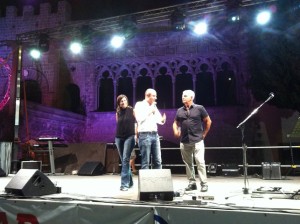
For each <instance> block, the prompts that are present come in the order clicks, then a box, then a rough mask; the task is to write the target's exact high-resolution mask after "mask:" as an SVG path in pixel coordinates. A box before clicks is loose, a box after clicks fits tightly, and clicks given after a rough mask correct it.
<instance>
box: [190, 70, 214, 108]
mask: <svg viewBox="0 0 300 224" xmlns="http://www.w3.org/2000/svg"><path fill="white" fill-rule="evenodd" d="M195 94H196V98H195V102H196V103H197V104H201V105H204V106H213V105H214V98H215V97H214V80H213V74H212V73H211V72H209V71H208V65H207V64H202V65H201V66H200V72H199V73H198V74H196V90H195Z"/></svg>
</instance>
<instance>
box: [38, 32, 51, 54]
mask: <svg viewBox="0 0 300 224" xmlns="http://www.w3.org/2000/svg"><path fill="white" fill-rule="evenodd" d="M39 49H40V51H42V52H47V51H49V36H48V34H45V33H42V34H40V36H39Z"/></svg>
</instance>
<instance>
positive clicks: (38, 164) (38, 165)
mask: <svg viewBox="0 0 300 224" xmlns="http://www.w3.org/2000/svg"><path fill="white" fill-rule="evenodd" d="M21 169H34V170H40V171H42V161H33V160H30V161H22V162H21Z"/></svg>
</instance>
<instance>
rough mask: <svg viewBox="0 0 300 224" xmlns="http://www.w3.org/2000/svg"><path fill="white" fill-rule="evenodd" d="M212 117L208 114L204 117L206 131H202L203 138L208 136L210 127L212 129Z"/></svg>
mask: <svg viewBox="0 0 300 224" xmlns="http://www.w3.org/2000/svg"><path fill="white" fill-rule="evenodd" d="M211 123H212V121H211V119H210V117H209V116H206V117H205V118H204V119H203V124H204V131H203V133H202V136H203V139H204V138H205V137H206V135H207V133H208V132H209V129H210V126H211Z"/></svg>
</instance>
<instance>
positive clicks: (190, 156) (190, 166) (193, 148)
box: [180, 140, 207, 186]
mask: <svg viewBox="0 0 300 224" xmlns="http://www.w3.org/2000/svg"><path fill="white" fill-rule="evenodd" d="M180 151H181V156H182V160H183V162H184V164H185V168H186V175H187V178H188V180H189V183H190V184H194V183H196V178H195V169H194V159H195V162H196V165H197V170H198V174H199V179H200V184H201V186H203V185H206V184H207V176H206V167H205V159H204V153H205V148H204V141H203V140H201V141H200V142H197V143H193V144H186V143H180Z"/></svg>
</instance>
